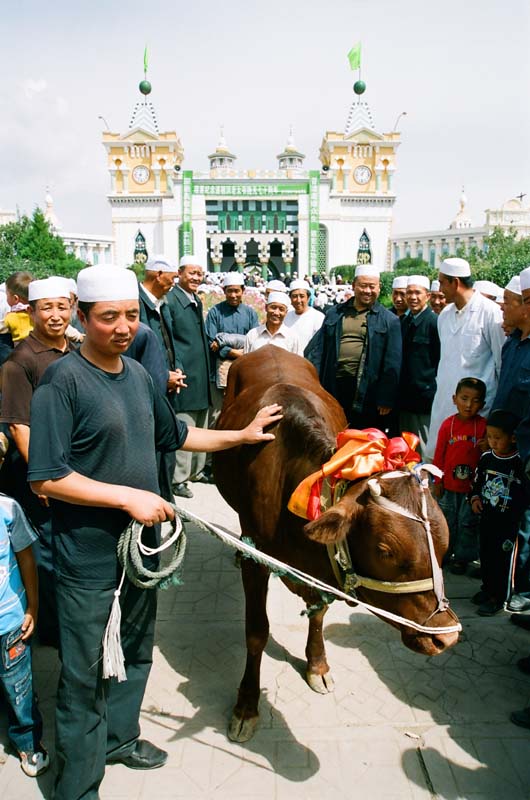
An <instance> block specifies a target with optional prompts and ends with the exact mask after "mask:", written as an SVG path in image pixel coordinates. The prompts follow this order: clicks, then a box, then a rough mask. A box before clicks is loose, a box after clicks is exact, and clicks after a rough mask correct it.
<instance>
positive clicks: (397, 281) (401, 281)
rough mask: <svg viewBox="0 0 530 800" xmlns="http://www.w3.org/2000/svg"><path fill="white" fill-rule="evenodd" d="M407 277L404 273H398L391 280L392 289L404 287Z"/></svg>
mask: <svg viewBox="0 0 530 800" xmlns="http://www.w3.org/2000/svg"><path fill="white" fill-rule="evenodd" d="M407 281H408V277H407V276H406V275H398V276H397V278H394V280H393V281H392V289H406V288H407Z"/></svg>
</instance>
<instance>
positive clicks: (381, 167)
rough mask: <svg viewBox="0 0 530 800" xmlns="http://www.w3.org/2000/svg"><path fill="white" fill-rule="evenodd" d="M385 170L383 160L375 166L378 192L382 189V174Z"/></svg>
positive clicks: (376, 189)
mask: <svg viewBox="0 0 530 800" xmlns="http://www.w3.org/2000/svg"><path fill="white" fill-rule="evenodd" d="M384 171H385V165H384V164H381V162H379V164H378V165H377V166H376V168H375V191H376V192H380V191H381V176H382V174H383V172H384Z"/></svg>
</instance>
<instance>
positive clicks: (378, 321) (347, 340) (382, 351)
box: [304, 264, 401, 431]
mask: <svg viewBox="0 0 530 800" xmlns="http://www.w3.org/2000/svg"><path fill="white" fill-rule="evenodd" d="M353 292H354V296H353V297H352V298H350V299H349V300H346V301H345V302H344V303H339V304H338V305H336V306H332V307H331V308H330V309H329V311H328V312H327V313H326V317H325V319H324V324H323V325H322V327H321V328H320V330H319V331H318V332H317V333H316V334H315V335H314V336H313V338H312V340H311V341H310V342H309V344H308V346H307V347H306V349H305V353H304V354H305V357H306V358H307V359H309V361H311V363H312V364H314V366H315V367H316V370H317V372H318V374H319V377H320V382H321V383H322V386H323V387H324V389H326V390H327V391H328V392H329V393H330V394H332V395H333V396H334V397H335V398H336V399H337V400H338V402H339V403H340V404H341V406H342V408H343V409H344V413H345V414H346V418H347V420H348V422H349V424H350V426H351V427H353V428H378V429H379V430H382V431H385V430H388V429H389V427H390V426H391V422H390V420H391V419H392V417H391V416H389V415H390V414H391V412H392V411H393V410H396V408H397V401H398V385H399V373H400V369H401V329H400V324H399V319H398V317H397V316H396V315H395V314H392V313H391V312H390V311H388V310H387V309H386V308H384V307H383V306H382V305H380V304H379V303H378V302H377V298H378V297H379V294H380V292H381V284H380V280H379V270H378V269H377V268H376V267H374V266H372V265H370V264H363V265H360V266H358V267H357V268H356V270H355V278H354V281H353ZM392 416H393V415H392Z"/></svg>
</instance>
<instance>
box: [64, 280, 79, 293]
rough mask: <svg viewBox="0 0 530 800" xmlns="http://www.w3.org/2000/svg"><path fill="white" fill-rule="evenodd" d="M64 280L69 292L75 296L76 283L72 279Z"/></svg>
mask: <svg viewBox="0 0 530 800" xmlns="http://www.w3.org/2000/svg"><path fill="white" fill-rule="evenodd" d="M66 280H67V281H68V286H69V287H70V291H71V292H72V293H73V294H77V283H76V282H75V281H74V279H73V278H67V279H66Z"/></svg>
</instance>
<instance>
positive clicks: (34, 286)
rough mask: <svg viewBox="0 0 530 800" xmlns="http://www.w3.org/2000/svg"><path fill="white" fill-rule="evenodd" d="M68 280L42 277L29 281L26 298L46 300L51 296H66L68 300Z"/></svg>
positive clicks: (31, 300)
mask: <svg viewBox="0 0 530 800" xmlns="http://www.w3.org/2000/svg"><path fill="white" fill-rule="evenodd" d="M69 284H70V282H69V280H68V278H59V277H55V276H53V277H51V278H43V279H42V280H40V281H31V283H30V284H29V286H28V300H29V301H30V302H33V301H34V300H47V299H48V298H51V297H67V298H68V300H70V285H69Z"/></svg>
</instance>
